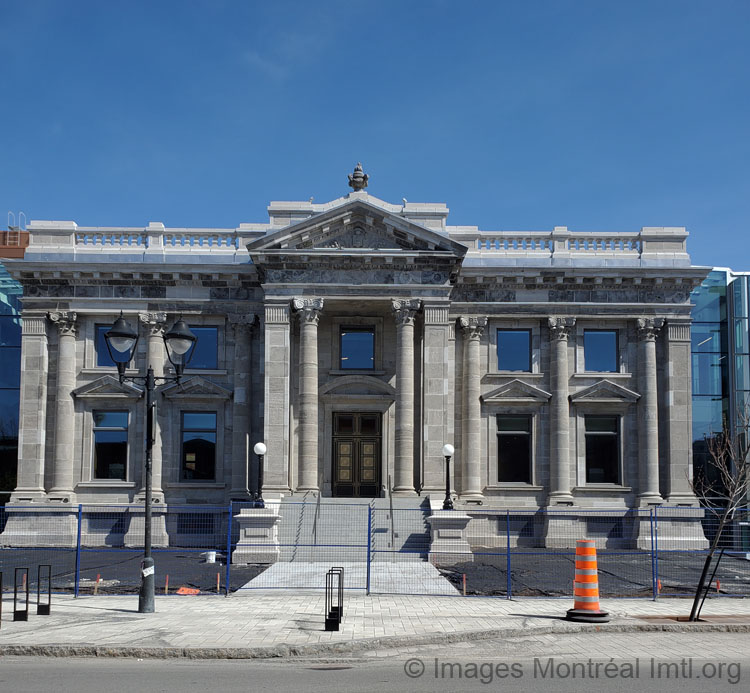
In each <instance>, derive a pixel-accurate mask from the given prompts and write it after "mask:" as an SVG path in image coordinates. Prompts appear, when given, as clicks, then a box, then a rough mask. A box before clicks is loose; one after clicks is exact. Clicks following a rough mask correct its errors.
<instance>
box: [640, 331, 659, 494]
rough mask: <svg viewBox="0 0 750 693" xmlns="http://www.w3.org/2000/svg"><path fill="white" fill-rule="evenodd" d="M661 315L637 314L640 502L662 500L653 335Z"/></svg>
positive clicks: (655, 336) (654, 340)
mask: <svg viewBox="0 0 750 693" xmlns="http://www.w3.org/2000/svg"><path fill="white" fill-rule="evenodd" d="M663 325H664V318H638V349H639V352H640V354H639V356H640V358H639V359H638V366H639V368H638V370H639V371H640V381H641V400H640V402H639V403H638V489H639V493H638V500H639V501H640V504H641V506H648V505H658V504H660V503H663V502H664V501H663V499H662V497H661V495H660V494H659V414H658V399H657V391H656V338H657V336H658V335H659V331H660V330H661V328H662V326H663Z"/></svg>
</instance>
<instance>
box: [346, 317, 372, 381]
mask: <svg viewBox="0 0 750 693" xmlns="http://www.w3.org/2000/svg"><path fill="white" fill-rule="evenodd" d="M339 353H340V354H341V357H340V367H341V369H342V370H373V369H374V368H375V328H374V327H367V326H365V327H363V326H359V325H342V327H341V332H340V350H339Z"/></svg>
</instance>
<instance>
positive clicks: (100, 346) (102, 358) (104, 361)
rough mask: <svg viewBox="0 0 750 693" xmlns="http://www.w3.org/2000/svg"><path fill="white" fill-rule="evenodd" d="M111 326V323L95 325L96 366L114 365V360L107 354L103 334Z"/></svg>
mask: <svg viewBox="0 0 750 693" xmlns="http://www.w3.org/2000/svg"><path fill="white" fill-rule="evenodd" d="M111 327H112V325H97V326H96V365H97V366H114V365H115V362H114V361H113V360H112V357H111V356H110V355H109V350H108V349H107V340H106V339H105V338H104V334H105V333H106V332H107V330H109V329H110V328H111Z"/></svg>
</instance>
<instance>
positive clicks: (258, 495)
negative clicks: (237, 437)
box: [253, 443, 268, 508]
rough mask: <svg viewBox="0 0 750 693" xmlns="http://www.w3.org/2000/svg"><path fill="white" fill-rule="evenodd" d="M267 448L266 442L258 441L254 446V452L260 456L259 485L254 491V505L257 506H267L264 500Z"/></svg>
mask: <svg viewBox="0 0 750 693" xmlns="http://www.w3.org/2000/svg"><path fill="white" fill-rule="evenodd" d="M267 449H268V448H267V447H266V446H265V444H264V443H256V444H255V447H254V448H253V452H254V453H255V454H256V455H257V456H258V485H257V486H256V487H255V493H253V506H254V507H256V508H265V507H266V504H265V502H264V501H263V455H265V454H266V450H267Z"/></svg>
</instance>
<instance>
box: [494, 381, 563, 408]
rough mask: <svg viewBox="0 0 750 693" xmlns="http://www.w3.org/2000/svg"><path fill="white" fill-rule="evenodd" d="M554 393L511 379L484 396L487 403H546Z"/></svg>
mask: <svg viewBox="0 0 750 693" xmlns="http://www.w3.org/2000/svg"><path fill="white" fill-rule="evenodd" d="M550 397H552V395H551V394H550V393H549V392H545V391H544V390H542V389H540V388H538V387H536V386H535V385H531V384H530V383H525V382H523V381H522V380H511V381H510V382H509V383H505V384H504V385H501V386H500V387H498V388H497V389H495V390H493V391H492V392H488V393H487V394H486V395H484V396H483V397H482V401H483V402H484V403H485V404H544V403H545V402H548V401H549V399H550Z"/></svg>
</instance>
